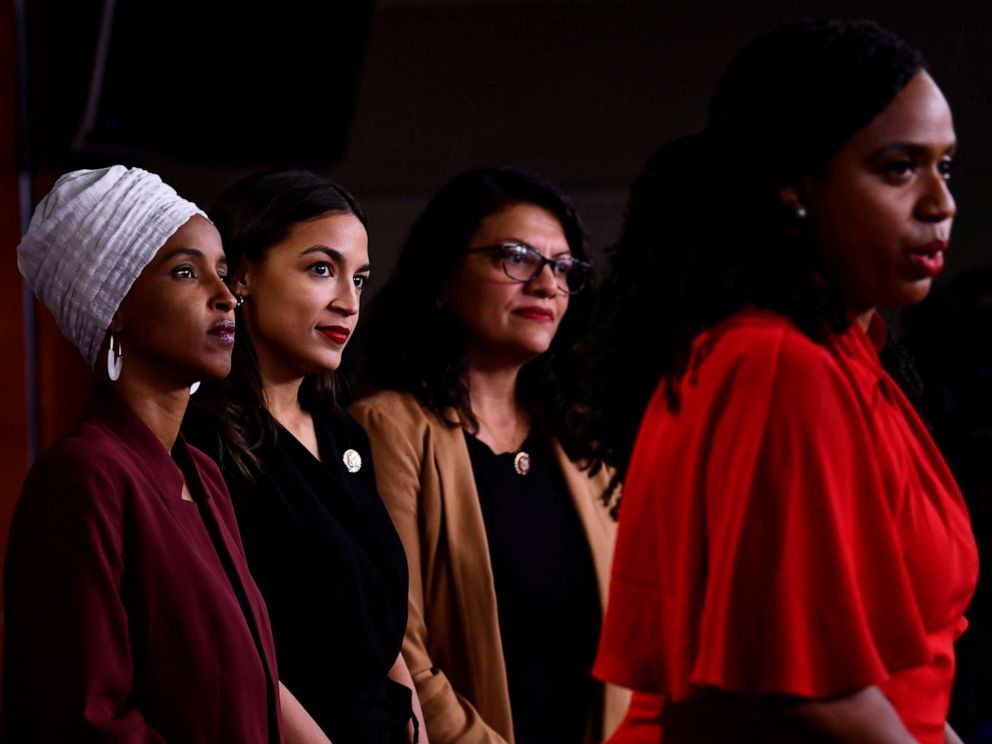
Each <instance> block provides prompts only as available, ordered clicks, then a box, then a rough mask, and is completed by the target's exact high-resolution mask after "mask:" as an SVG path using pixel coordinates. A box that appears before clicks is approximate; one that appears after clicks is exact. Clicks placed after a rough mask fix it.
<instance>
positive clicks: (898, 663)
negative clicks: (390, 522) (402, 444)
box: [593, 21, 978, 744]
mask: <svg viewBox="0 0 992 744" xmlns="http://www.w3.org/2000/svg"><path fill="white" fill-rule="evenodd" d="M955 147H956V144H955V134H954V126H953V123H952V119H951V114H950V110H949V108H948V105H947V102H946V101H945V100H944V97H943V95H942V94H941V92H940V90H939V89H938V87H937V86H936V84H935V83H934V81H933V79H932V78H931V77H930V76H929V74H928V73H927V72H926V70H925V67H924V63H923V60H922V59H921V57H920V55H919V53H918V52H917V51H916V50H914V49H912V48H911V47H909V46H908V45H907V44H906V43H905V42H903V41H902V40H900V39H899V38H897V37H895V36H894V35H892V34H891V33H889V32H887V31H885V30H883V29H881V28H879V27H878V26H876V25H874V24H872V23H869V22H863V21H857V22H839V21H822V22H806V23H799V24H794V25H790V26H786V27H783V28H780V29H778V30H776V31H773V32H770V33H768V34H766V35H764V36H762V37H759V38H758V39H757V40H755V41H754V42H752V43H751V44H750V45H749V46H748V47H747V48H746V49H745V50H744V51H743V52H741V53H740V54H739V55H738V56H737V57H736V58H735V60H734V61H733V62H732V63H731V65H730V67H729V68H728V70H727V72H726V73H725V75H724V76H723V79H722V80H721V82H720V84H719V86H718V88H717V91H716V94H715V96H714V99H713V102H712V105H711V109H710V115H709V120H708V122H707V125H706V128H705V130H704V131H703V132H702V134H700V135H697V136H694V137H689V138H686V139H683V140H679V141H676V142H674V143H672V144H669V145H667V146H665V147H663V148H662V149H661V150H660V151H659V152H658V153H657V154H656V156H655V157H654V158H653V159H652V161H651V162H650V163H649V164H648V167H647V169H646V170H645V171H644V173H642V174H641V176H640V177H639V178H638V180H637V182H636V183H635V186H634V190H633V192H632V196H631V203H630V210H629V213H628V215H627V219H626V224H625V226H624V231H623V235H622V238H621V241H620V245H619V247H618V248H617V250H616V253H615V256H614V259H613V267H612V277H611V279H610V281H609V283H608V284H609V296H608V300H607V301H605V302H604V308H603V313H602V316H601V322H602V323H603V326H601V333H600V338H599V343H598V348H597V349H596V351H597V352H598V353H597V355H596V356H595V358H596V359H597V360H598V364H597V368H596V369H595V370H593V371H594V372H595V373H598V374H597V375H596V377H594V379H597V384H598V386H599V388H600V389H601V390H602V391H603V393H604V394H603V399H602V400H601V401H600V405H598V406H594V407H593V410H594V411H595V412H596V416H597V418H598V421H597V422H596V423H597V424H598V426H597V427H594V431H596V432H597V437H596V443H597V447H598V451H599V454H600V455H601V456H602V457H604V458H605V459H606V460H607V461H608V462H613V463H615V464H616V466H617V467H619V468H624V467H626V468H627V471H626V477H625V479H624V496H623V504H622V506H621V508H620V514H621V516H620V527H619V534H618V542H617V552H616V558H615V563H614V569H613V574H612V583H611V590H610V602H609V611H608V613H607V616H606V619H605V622H604V629H603V637H602V641H601V646H600V650H599V656H598V659H597V665H596V672H597V674H598V675H600V676H601V677H602V678H603V679H607V680H610V681H614V682H617V683H620V684H624V685H627V686H630V687H632V688H633V689H634V690H636V691H638V692H639V693H640V694H635V698H634V703H633V704H632V706H631V713H630V714H629V716H628V719H627V720H626V721H625V723H624V725H623V726H622V727H621V729H620V731H619V732H618V734H617V735H616V737H614V740H613V741H614V742H634V741H637V742H647V741H660V740H662V739H663V740H664V741H666V742H688V741H692V742H709V741H714V742H715V741H720V742H728V741H759V740H760V741H810V740H819V739H820V738H822V739H824V740H831V741H849V742H866V741H878V742H883V741H884V742H909V741H919V742H924V743H925V744H936V742H943V741H958V738H957V737H956V735H955V734H954V732H953V731H952V730H951V729H950V727H949V726H947V724H946V720H945V719H946V715H947V709H948V702H949V697H950V691H951V684H952V681H953V677H954V650H953V643H954V640H955V639H956V638H957V637H958V636H959V635H960V634H961V632H962V631H963V630H964V628H965V626H966V621H965V619H964V615H963V613H964V610H965V608H966V606H967V604H968V601H969V599H970V597H971V594H972V591H973V589H974V585H975V578H976V572H977V565H978V564H977V555H976V550H975V543H974V540H973V537H972V533H971V528H970V523H969V518H968V513H967V510H966V508H965V505H964V502H963V500H962V498H961V495H960V493H959V491H958V489H957V486H956V485H955V483H954V480H953V478H952V476H951V474H950V472H949V470H948V469H947V467H946V465H945V464H944V461H943V459H942V458H941V456H940V454H939V453H938V451H937V449H936V447H935V445H934V443H933V441H932V440H931V438H930V435H929V433H928V431H927V427H926V426H925V425H924V424H923V422H922V421H921V420H920V418H919V416H918V415H917V413H916V411H915V410H914V406H913V405H912V404H911V403H910V401H909V400H908V399H907V397H906V395H905V394H904V393H903V391H902V389H901V388H900V386H899V384H897V382H896V380H895V379H894V378H893V376H891V375H890V374H889V373H888V372H886V370H885V369H884V368H883V366H882V363H881V361H880V358H879V349H880V348H881V347H882V346H883V345H884V344H885V343H886V340H887V332H886V329H885V326H884V324H883V322H882V320H881V319H880V317H879V316H878V314H877V313H876V310H875V309H876V308H877V307H879V306H885V305H906V304H910V303H915V302H918V301H920V300H922V299H923V298H924V297H925V296H926V294H927V292H928V290H929V288H930V284H931V282H932V280H933V278H934V277H935V276H937V274H939V273H940V270H941V268H942V267H943V260H944V259H943V253H944V251H945V250H946V249H947V244H948V239H949V236H950V231H951V224H952V222H953V218H954V214H955V205H954V200H953V199H952V197H951V195H950V192H949V191H948V185H947V179H948V176H949V172H950V167H951V163H952V160H953V156H954V152H955ZM607 324H608V328H607ZM638 327H640V328H644V327H649V328H651V329H652V333H651V343H650V344H644V343H643V339H642V338H637V339H635V338H634V336H635V333H634V329H636V328H638ZM904 370H905V365H900V366H899V370H897V371H904ZM652 390H653V393H652ZM607 398H608V399H607ZM642 415H643V419H642ZM628 457H629V465H627V462H628Z"/></svg>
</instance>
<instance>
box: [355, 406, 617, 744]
mask: <svg viewBox="0 0 992 744" xmlns="http://www.w3.org/2000/svg"><path fill="white" fill-rule="evenodd" d="M350 413H351V414H352V415H353V416H354V417H355V418H356V419H357V420H358V422H359V423H360V424H361V425H362V426H363V427H365V430H366V431H367V432H368V435H369V439H370V440H371V442H372V458H373V462H374V465H375V471H376V481H377V483H378V486H379V493H380V494H381V496H382V500H383V502H384V503H385V504H386V508H387V509H389V513H390V515H391V516H392V518H393V522H394V524H395V525H396V530H397V532H399V535H400V539H401V540H402V541H403V545H404V547H405V548H406V554H407V561H408V563H409V567H410V616H409V620H408V623H407V630H406V638H405V639H404V641H403V656H404V657H405V658H406V662H407V664H408V666H409V667H410V672H411V674H412V675H413V680H414V683H415V684H416V686H417V693H418V694H419V696H420V702H421V705H422V706H423V710H424V721H425V723H426V726H427V734H428V736H429V737H430V740H431V742H432V744H445V743H446V742H458V744H476V743H477V742H479V743H481V742H486V743H498V744H512V742H513V724H512V719H511V716H510V697H509V691H508V687H507V681H506V669H505V665H504V662H503V651H502V644H501V642H500V635H499V620H498V617H497V612H496V594H495V591H494V588H493V575H492V567H491V565H490V562H489V548H488V545H487V543H486V530H485V525H484V524H483V521H482V509H481V507H480V506H479V498H478V493H477V491H476V488H475V478H474V476H473V474H472V465H471V461H470V459H469V454H468V448H467V446H466V444H465V439H464V436H463V434H462V430H461V429H460V428H457V427H452V426H449V425H446V424H445V423H443V422H442V421H440V420H439V419H438V418H437V417H436V416H435V415H433V414H431V413H429V412H428V411H427V410H426V409H424V408H423V407H422V406H421V405H420V404H419V403H418V402H417V400H416V399H415V398H414V397H413V396H411V395H409V394H405V393H398V392H394V391H385V392H381V393H378V394H377V395H374V396H372V397H370V398H366V399H364V400H361V401H359V402H358V403H356V404H354V405H353V406H352V407H351V409H350ZM554 448H555V451H556V453H557V456H558V463H559V465H560V466H561V471H562V474H563V475H564V478H565V483H566V484H567V486H568V490H569V492H570V493H571V495H572V499H573V501H574V503H575V510H576V512H577V513H578V515H579V519H580V521H581V523H582V526H583V529H584V530H585V533H586V537H587V538H588V540H589V547H590V550H591V553H592V559H593V564H594V565H595V568H596V577H597V580H598V584H599V596H600V598H601V601H602V602H603V603H604V604H605V601H606V596H607V581H608V580H609V570H610V559H611V557H612V552H613V541H614V533H615V525H614V523H613V521H612V520H611V519H610V517H609V514H608V513H607V511H606V508H605V507H604V506H603V505H602V501H601V500H600V498H599V497H600V495H601V494H602V493H603V489H604V488H605V486H606V484H607V482H608V480H609V475H608V474H607V473H605V472H600V473H599V475H598V476H597V477H595V478H589V477H588V475H587V474H586V473H584V472H582V471H580V470H579V469H578V468H577V467H576V466H575V465H574V464H573V463H572V462H571V461H570V460H569V459H568V458H567V457H566V456H565V453H564V452H563V451H562V449H561V447H560V446H559V445H558V443H557V442H555V443H554ZM628 700H629V696H628V693H627V692H626V691H625V690H620V689H619V688H614V687H611V686H605V689H604V694H603V701H602V705H601V706H598V707H597V710H596V711H595V720H594V721H592V722H591V728H590V732H589V735H588V736H587V741H589V742H594V741H600V740H602V739H603V738H605V737H607V736H608V735H609V734H610V733H612V732H613V730H614V729H615V728H616V727H617V726H618V725H619V723H620V720H621V719H622V718H623V715H624V713H625V711H626V708H627V703H628Z"/></svg>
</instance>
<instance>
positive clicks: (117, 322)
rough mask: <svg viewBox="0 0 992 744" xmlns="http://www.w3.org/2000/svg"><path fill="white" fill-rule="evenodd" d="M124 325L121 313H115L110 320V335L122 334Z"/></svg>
mask: <svg viewBox="0 0 992 744" xmlns="http://www.w3.org/2000/svg"><path fill="white" fill-rule="evenodd" d="M123 327H124V324H123V323H122V322H121V316H120V313H118V312H116V311H115V312H114V317H113V318H111V319H110V325H109V326H108V327H107V332H108V333H120V332H121V329H122V328H123Z"/></svg>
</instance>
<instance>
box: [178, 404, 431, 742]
mask: <svg viewBox="0 0 992 744" xmlns="http://www.w3.org/2000/svg"><path fill="white" fill-rule="evenodd" d="M198 423H199V422H198ZM190 428H191V431H190V434H189V436H191V438H193V439H194V441H201V442H202V443H211V442H213V443H214V448H213V450H214V451H213V452H211V454H214V455H216V454H218V453H217V451H216V441H217V440H216V434H211V432H210V431H209V430H203V427H197V426H194V425H191V427H190ZM314 429H315V432H316V435H317V444H318V450H319V452H320V460H318V459H316V458H315V457H314V456H313V455H312V454H311V453H310V451H309V450H307V448H306V447H305V446H304V445H303V444H301V443H300V442H299V441H298V440H297V439H296V438H295V437H294V436H293V435H292V434H290V433H289V432H288V431H287V430H286V429H284V428H282V427H279V428H278V436H277V441H276V443H275V444H274V445H273V446H270V447H267V448H264V449H263V450H262V451H261V452H260V453H259V454H260V459H261V461H262V464H263V467H264V472H263V473H262V475H261V476H260V477H259V478H258V480H257V482H256V483H254V484H251V483H248V482H246V480H245V479H244V478H243V477H241V476H240V474H238V473H236V472H235V470H234V468H233V467H227V468H224V467H223V463H222V472H223V473H224V477H225V480H226V481H227V484H228V488H229V490H230V491H231V498H232V501H233V502H234V507H235V512H236V514H237V518H238V526H239V528H240V530H241V536H242V540H243V542H244V546H245V552H246V554H247V557H248V565H249V567H250V568H251V571H252V575H253V576H254V577H255V581H256V582H257V583H258V586H259V588H260V589H261V591H262V595H263V596H264V597H265V601H266V604H267V606H268V609H269V616H270V618H271V622H272V632H273V636H274V638H275V645H276V657H277V660H278V664H279V677H280V679H281V680H282V682H283V683H284V684H285V685H286V687H287V688H288V689H289V690H290V692H292V693H293V694H294V695H295V696H296V697H297V698H298V699H299V701H300V703H301V704H302V705H303V707H304V708H306V709H307V711H308V712H309V713H310V714H311V715H312V716H313V717H314V719H315V720H316V722H317V723H318V725H319V726H320V727H321V728H322V729H323V730H324V732H325V733H326V734H327V735H328V736H329V737H330V739H331V740H332V741H336V742H338V741H340V742H354V743H355V744H366V743H367V744H394V742H404V743H405V742H406V741H407V734H406V726H407V722H408V721H409V719H410V711H411V707H410V694H409V690H408V688H406V687H404V686H402V685H399V684H397V683H395V682H393V681H392V680H390V679H389V678H388V676H387V675H388V672H389V670H390V668H391V667H392V666H393V663H394V662H395V661H396V657H397V656H398V654H399V652H400V647H401V645H402V641H403V633H404V631H405V628H406V618H407V583H408V575H407V565H406V557H405V555H404V552H403V546H402V543H401V542H400V540H399V537H398V535H397V534H396V531H395V529H394V528H393V524H392V522H391V521H390V518H389V515H388V514H387V512H386V509H385V507H384V506H383V504H382V501H381V500H380V498H379V493H378V490H377V489H376V485H375V473H374V470H373V467H372V454H371V450H370V448H369V443H368V438H367V436H366V435H365V432H364V431H363V430H362V428H361V427H360V426H359V425H358V424H357V423H356V422H355V421H354V420H353V419H352V418H351V417H350V416H348V415H347V414H344V413H342V414H339V415H336V416H333V417H321V416H317V415H315V416H314ZM348 449H353V450H355V451H356V452H358V454H359V455H360V456H361V460H362V466H361V469H360V470H358V472H355V473H350V472H348V470H347V468H346V467H345V465H344V462H343V457H344V453H345V451H346V450H348ZM207 451H208V452H210V450H207Z"/></svg>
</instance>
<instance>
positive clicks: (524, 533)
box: [465, 432, 601, 744]
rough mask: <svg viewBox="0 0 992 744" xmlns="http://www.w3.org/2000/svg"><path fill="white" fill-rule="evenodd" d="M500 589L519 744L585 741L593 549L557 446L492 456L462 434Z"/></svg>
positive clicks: (538, 442) (541, 442) (591, 692)
mask: <svg viewBox="0 0 992 744" xmlns="http://www.w3.org/2000/svg"><path fill="white" fill-rule="evenodd" d="M465 442H466V444H467V445H468V452H469V457H470V458H471V461H472V473H473V475H474V477H475V486H476V490H477V491H478V492H479V502H480V505H481V507H482V517H483V521H484V522H485V528H486V538H487V540H488V542H489V559H490V562H491V564H492V569H493V581H494V583H495V588H496V604H497V608H498V616H499V631H500V638H501V641H502V647H503V659H504V662H505V664H506V674H507V683H508V686H509V691H510V710H511V712H512V716H513V735H514V739H515V740H516V742H517V744H556V743H560V744H579V743H580V742H582V741H583V740H584V739H585V734H586V730H587V727H588V725H589V715H590V712H591V710H592V706H593V699H594V696H595V692H596V689H597V683H596V682H595V681H594V680H593V678H592V675H591V674H590V669H591V668H592V662H593V659H594V657H595V654H596V645H597V642H598V640H599V627H600V619H601V618H600V602H599V590H598V588H597V584H596V573H595V568H594V566H593V563H592V554H591V553H590V551H589V544H588V542H587V540H586V537H585V534H584V532H583V530H582V524H581V523H580V522H579V517H578V514H577V513H576V511H575V507H574V506H573V504H572V499H571V496H570V495H569V492H568V489H567V487H566V485H565V480H564V477H563V476H562V474H561V469H560V468H559V467H558V464H557V462H556V460H555V455H554V450H553V449H552V447H551V444H550V442H549V441H548V440H547V438H546V437H543V436H541V435H539V434H535V433H533V432H532V433H531V435H530V436H528V438H527V441H525V442H524V444H523V446H522V447H521V449H522V450H524V451H525V452H527V453H528V454H529V455H530V470H529V471H528V472H527V474H526V475H519V474H518V473H517V472H516V470H515V469H514V457H515V455H516V453H513V452H510V453H504V454H499V455H497V454H494V453H493V451H492V450H491V449H489V447H488V446H487V445H486V444H485V443H483V442H481V441H479V440H478V439H476V438H475V437H474V436H472V435H471V434H468V433H467V432H466V434H465Z"/></svg>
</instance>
